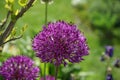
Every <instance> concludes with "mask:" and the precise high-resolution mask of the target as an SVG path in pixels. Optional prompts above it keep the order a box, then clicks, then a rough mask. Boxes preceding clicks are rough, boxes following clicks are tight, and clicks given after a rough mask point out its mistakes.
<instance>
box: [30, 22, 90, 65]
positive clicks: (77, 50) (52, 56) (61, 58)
mask: <svg viewBox="0 0 120 80" xmlns="http://www.w3.org/2000/svg"><path fill="white" fill-rule="evenodd" d="M32 47H33V50H34V51H35V52H36V55H37V56H38V57H39V58H40V59H41V61H42V62H50V63H53V64H55V65H57V66H59V65H60V64H64V65H66V64H67V62H66V60H67V61H70V62H72V63H77V62H80V61H81V60H83V58H82V57H83V56H85V55H88V53H89V48H88V45H87V44H86V38H85V37H84V36H83V34H82V33H81V32H80V31H79V30H78V29H77V27H76V25H74V24H72V23H66V22H64V21H57V22H54V23H49V24H48V25H47V27H46V26H44V28H43V30H42V31H41V32H40V33H39V34H37V35H36V36H35V38H34V39H33V44H32Z"/></svg>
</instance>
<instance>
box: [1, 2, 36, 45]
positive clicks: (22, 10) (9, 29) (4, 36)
mask: <svg viewBox="0 0 120 80" xmlns="http://www.w3.org/2000/svg"><path fill="white" fill-rule="evenodd" d="M34 1H35V0H29V2H28V4H27V5H26V6H25V7H23V8H22V9H21V10H20V12H19V13H18V15H17V16H16V17H15V19H14V20H11V21H10V23H9V24H8V27H7V28H6V30H5V31H4V33H3V34H1V35H0V45H1V44H2V43H3V42H4V41H5V40H6V39H7V37H8V36H9V35H10V33H11V32H12V30H13V28H14V26H15V23H16V22H17V20H18V19H19V18H20V17H22V15H23V14H24V13H25V12H26V11H27V10H28V9H29V8H30V7H31V6H32V4H33V2H34Z"/></svg>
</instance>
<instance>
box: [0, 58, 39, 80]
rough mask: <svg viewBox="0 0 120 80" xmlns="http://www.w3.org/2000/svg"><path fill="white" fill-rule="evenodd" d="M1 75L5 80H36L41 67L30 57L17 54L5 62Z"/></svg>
mask: <svg viewBox="0 0 120 80" xmlns="http://www.w3.org/2000/svg"><path fill="white" fill-rule="evenodd" d="M0 75H2V76H3V78H4V79H5V80H35V79H36V78H37V77H38V76H39V68H38V67H35V66H34V62H33V61H32V60H31V59H30V58H28V57H26V56H15V57H11V58H9V59H7V61H5V62H4V63H3V65H2V66H1V67H0Z"/></svg>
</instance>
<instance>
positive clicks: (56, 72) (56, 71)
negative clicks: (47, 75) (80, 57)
mask: <svg viewBox="0 0 120 80" xmlns="http://www.w3.org/2000/svg"><path fill="white" fill-rule="evenodd" d="M58 68H59V66H56V70H55V80H57V76H58Z"/></svg>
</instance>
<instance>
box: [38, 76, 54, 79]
mask: <svg viewBox="0 0 120 80" xmlns="http://www.w3.org/2000/svg"><path fill="white" fill-rule="evenodd" d="M40 80H44V77H42V78H41V79H40ZM46 80H55V77H53V76H50V75H48V76H46Z"/></svg>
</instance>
